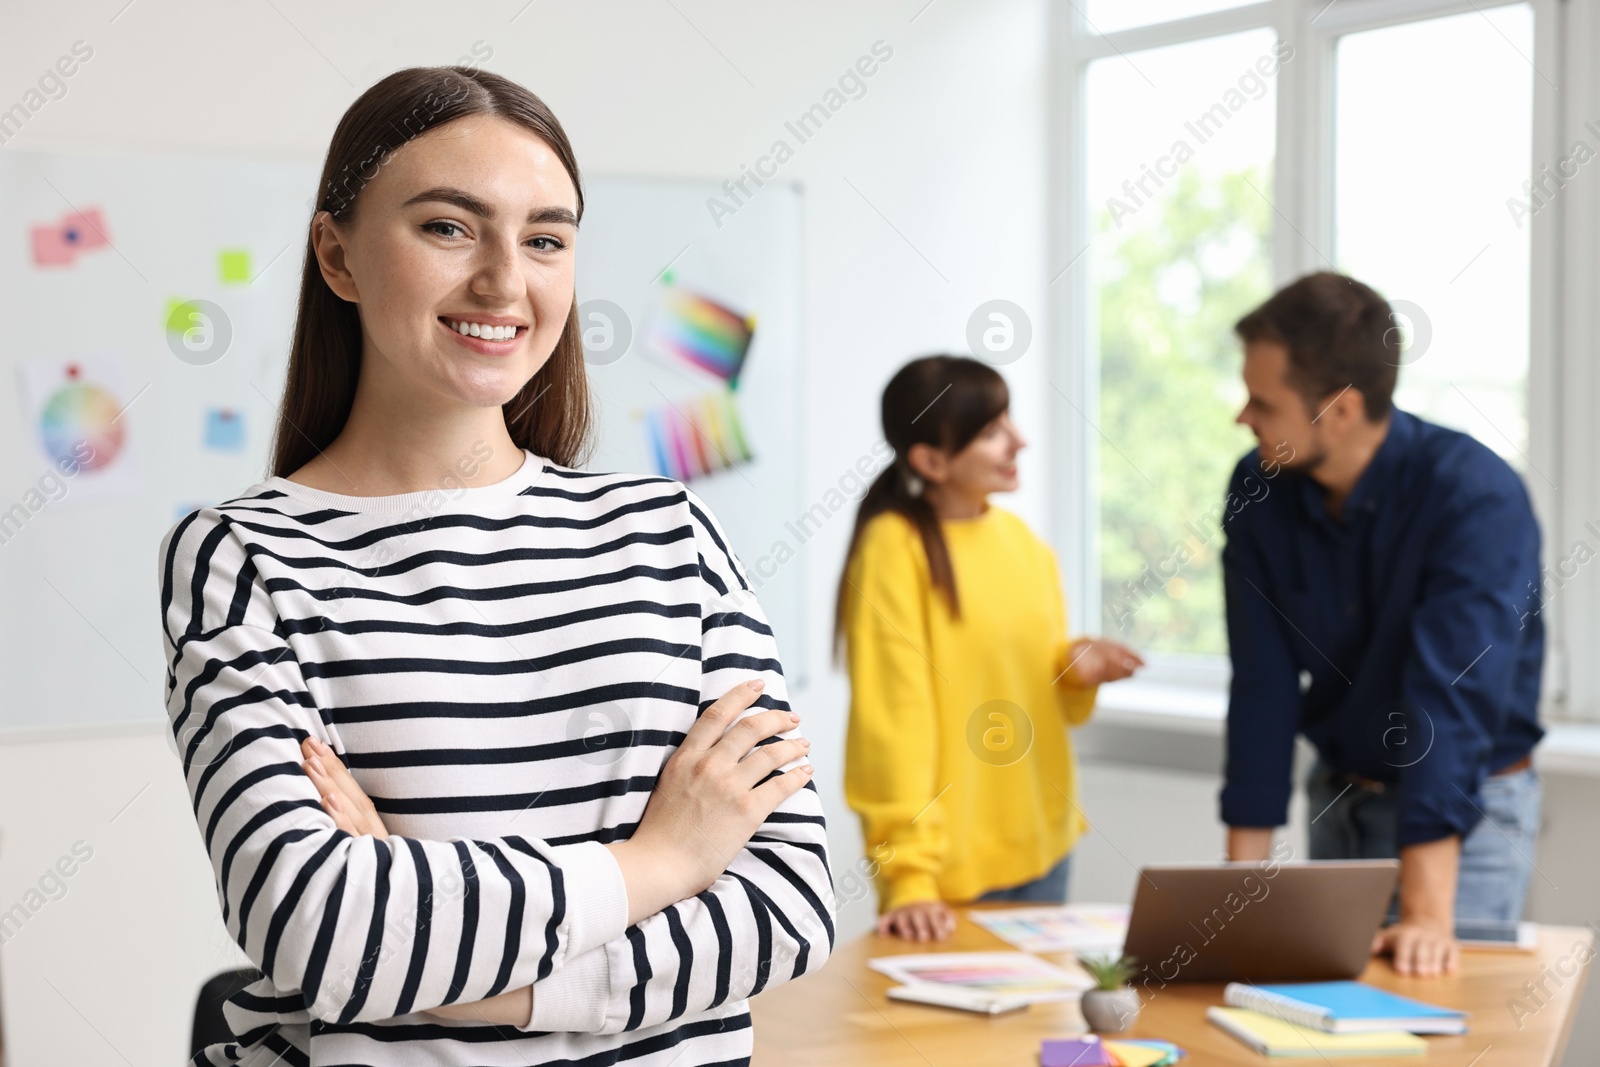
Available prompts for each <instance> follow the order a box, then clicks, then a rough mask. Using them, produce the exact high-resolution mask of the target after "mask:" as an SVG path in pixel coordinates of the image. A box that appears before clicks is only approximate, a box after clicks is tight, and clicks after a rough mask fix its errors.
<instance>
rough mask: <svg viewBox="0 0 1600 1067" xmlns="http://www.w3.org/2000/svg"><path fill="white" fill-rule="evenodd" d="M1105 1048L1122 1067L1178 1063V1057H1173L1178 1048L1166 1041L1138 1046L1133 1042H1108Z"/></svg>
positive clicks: (1158, 1066)
mask: <svg viewBox="0 0 1600 1067" xmlns="http://www.w3.org/2000/svg"><path fill="white" fill-rule="evenodd" d="M1105 1047H1106V1051H1107V1052H1109V1053H1110V1054H1111V1056H1112V1058H1113V1059H1115V1060H1116V1062H1117V1063H1118V1064H1119V1065H1120V1067H1160V1065H1161V1064H1164V1063H1175V1062H1177V1057H1176V1056H1175V1055H1173V1053H1174V1052H1176V1051H1177V1046H1175V1045H1168V1044H1167V1043H1166V1042H1164V1041H1152V1042H1149V1043H1144V1042H1140V1043H1137V1044H1136V1043H1134V1042H1132V1041H1107V1042H1105Z"/></svg>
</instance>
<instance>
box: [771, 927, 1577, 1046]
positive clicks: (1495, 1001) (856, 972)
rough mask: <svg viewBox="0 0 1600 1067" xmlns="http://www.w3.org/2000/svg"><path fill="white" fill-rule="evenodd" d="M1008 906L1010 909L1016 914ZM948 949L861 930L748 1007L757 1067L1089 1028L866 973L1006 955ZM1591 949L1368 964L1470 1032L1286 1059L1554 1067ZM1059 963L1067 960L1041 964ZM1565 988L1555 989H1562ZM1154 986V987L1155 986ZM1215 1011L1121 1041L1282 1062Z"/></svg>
mask: <svg viewBox="0 0 1600 1067" xmlns="http://www.w3.org/2000/svg"><path fill="white" fill-rule="evenodd" d="M1013 906H1014V905H1013ZM964 911H965V909H960V910H958V914H959V915H960V916H961V918H960V922H959V925H958V927H957V930H956V933H955V936H954V937H952V938H951V939H950V940H949V941H943V942H937V943H930V944H920V945H919V944H916V943H914V942H909V941H899V940H894V939H889V938H880V937H878V936H876V935H875V934H870V933H869V934H866V935H863V936H861V937H858V938H856V939H855V940H854V941H850V942H847V943H845V944H842V945H840V946H838V948H837V949H836V950H835V952H834V953H833V955H832V957H831V958H829V960H828V962H827V964H826V965H824V967H823V968H822V969H821V970H820V971H818V972H817V973H815V974H812V975H808V976H806V977H805V978H802V979H800V980H799V981H798V982H786V983H784V984H783V985H780V986H777V987H776V988H773V989H769V990H767V991H765V992H763V993H761V994H760V995H758V996H756V997H755V998H754V999H752V1000H751V1002H750V1004H751V1010H752V1014H753V1016H754V1019H755V1055H754V1058H753V1061H752V1063H753V1067H789V1065H791V1064H793V1065H797V1067H798V1065H801V1064H804V1065H806V1067H816V1065H819V1064H824V1065H827V1067H857V1065H860V1067H1002V1065H1008V1064H1017V1065H1034V1067H1036V1065H1037V1064H1038V1062H1039V1042H1040V1041H1041V1040H1042V1039H1044V1038H1047V1037H1068V1036H1072V1035H1075V1034H1081V1033H1083V1031H1084V1024H1083V1016H1082V1015H1080V1014H1079V1012H1078V1006H1077V1005H1076V1004H1075V1003H1073V1004H1035V1005H1033V1006H1032V1007H1030V1008H1027V1009H1025V1010H1023V1011H1020V1012H1013V1013H1011V1014H1008V1015H998V1016H992V1017H991V1016H983V1015H974V1014H970V1013H967V1012H961V1011H953V1010H949V1009H945V1008H934V1007H927V1006H923V1005H920V1004H907V1003H904V1002H901V1001H892V1000H890V999H889V998H888V997H887V996H885V995H884V991H885V990H886V989H888V988H889V986H890V985H892V984H894V983H893V982H891V981H890V979H888V978H886V977H884V976H883V975H880V974H878V973H877V972H876V971H874V970H872V969H870V968H869V967H868V966H867V960H868V959H870V958H872V957H874V956H889V955H895V954H897V953H901V952H924V953H925V952H997V951H1011V950H1012V947H1011V946H1010V945H1008V944H1006V943H1005V942H1003V941H1001V940H1000V939H999V938H997V937H995V936H994V935H992V934H990V933H989V932H988V931H987V930H985V929H983V928H982V927H981V926H978V925H977V924H976V923H973V922H970V921H969V920H968V919H967V918H966V916H965V913H964ZM1593 949H1594V938H1593V934H1592V933H1591V932H1590V931H1589V930H1588V929H1586V928H1584V927H1578V926H1546V927H1543V928H1542V930H1541V934H1540V941H1539V949H1538V951H1537V952H1532V953H1529V952H1493V951H1489V952H1476V951H1474V952H1465V953H1463V954H1462V965H1461V969H1460V970H1459V971H1458V972H1457V973H1456V974H1454V975H1451V976H1449V977H1447V978H1432V979H1422V978H1402V977H1400V976H1399V975H1397V974H1395V972H1394V970H1393V969H1392V968H1391V967H1390V966H1389V963H1388V961H1387V960H1379V959H1375V960H1373V961H1372V964H1371V965H1370V966H1369V967H1368V968H1367V970H1366V972H1365V973H1364V974H1362V975H1361V978H1362V980H1363V981H1366V982H1370V983H1372V984H1373V985H1377V986H1382V987H1384V988H1385V989H1391V990H1393V991H1395V992H1397V993H1403V994H1405V995H1407V996H1412V997H1416V998H1418V999H1421V1000H1428V1001H1433V1002H1434V1003H1438V1004H1446V1005H1449V1006H1451V1007H1458V1008H1462V1009H1464V1010H1466V1011H1469V1012H1471V1013H1472V1016H1471V1018H1470V1019H1469V1020H1468V1027H1469V1029H1468V1032H1467V1033H1466V1034H1463V1035H1460V1036H1456V1037H1429V1038H1427V1042H1428V1052H1427V1055H1425V1056H1403V1057H1387V1058H1382V1059H1376V1058H1374V1059H1355V1058H1346V1057H1339V1058H1338V1059H1337V1060H1336V1061H1328V1060H1325V1059H1321V1058H1319V1057H1316V1056H1313V1057H1311V1058H1310V1059H1307V1060H1298V1061H1293V1062H1302V1063H1312V1062H1315V1063H1317V1064H1318V1065H1319V1067H1321V1065H1323V1064H1326V1063H1329V1062H1338V1063H1341V1064H1344V1063H1352V1064H1355V1063H1360V1064H1411V1065H1413V1067H1416V1065H1419V1064H1421V1065H1432V1067H1442V1065H1446V1064H1448V1065H1450V1067H1469V1065H1470V1067H1541V1065H1548V1064H1557V1063H1559V1062H1560V1060H1561V1052H1562V1050H1563V1048H1564V1047H1565V1045H1566V1041H1567V1034H1568V1032H1569V1031H1570V1030H1571V1028H1572V1020H1573V1017H1574V1015H1575V1009H1576V1006H1577V1004H1578V1002H1579V1000H1580V999H1581V997H1582V993H1583V983H1584V979H1585V978H1586V977H1587V975H1588V968H1587V967H1583V966H1576V965H1577V964H1578V962H1579V961H1580V960H1583V959H1586V958H1588V955H1589V953H1591V952H1592V951H1593ZM1045 958H1046V959H1050V960H1052V961H1054V962H1058V963H1065V962H1068V961H1070V960H1071V957H1070V956H1060V955H1049V956H1046V957H1045ZM1563 960H1565V961H1566V962H1565V964H1564V969H1565V970H1567V971H1572V970H1573V969H1574V967H1576V973H1574V974H1572V976H1571V977H1568V978H1566V979H1564V980H1562V979H1559V978H1551V979H1550V980H1548V981H1547V983H1546V988H1548V989H1550V990H1551V992H1552V996H1550V997H1549V998H1547V999H1546V1000H1545V1004H1544V1006H1543V1007H1542V1008H1538V1009H1537V1010H1534V1011H1533V1012H1532V1014H1529V1015H1524V1016H1523V1017H1522V1018H1521V1019H1520V1022H1521V1024H1522V1025H1521V1028H1520V1029H1519V1028H1518V1025H1517V1024H1518V1021H1519V1020H1518V1019H1517V1018H1515V1017H1514V1016H1513V1014H1512V1010H1511V1007H1510V1006H1509V1004H1508V1001H1509V1000H1510V998H1512V997H1513V996H1517V997H1520V998H1522V999H1523V1003H1525V1004H1526V1006H1527V1007H1529V1008H1530V1009H1531V1008H1533V1007H1534V1005H1533V1002H1532V1001H1529V1000H1527V999H1526V997H1525V994H1524V993H1523V990H1522V984H1523V982H1525V981H1528V980H1530V979H1531V980H1533V981H1534V982H1535V983H1537V982H1538V980H1539V978H1540V975H1541V973H1542V972H1544V969H1545V968H1546V967H1547V966H1548V967H1550V968H1551V972H1550V973H1551V974H1555V973H1556V968H1557V965H1558V964H1560V963H1562V961H1563ZM1558 982H1560V985H1559V987H1558V985H1557V983H1558ZM1152 989H1154V986H1152ZM1221 1003H1222V986H1221V985H1220V984H1215V983H1205V982H1196V983H1188V982H1184V983H1173V984H1171V985H1168V986H1167V987H1166V988H1165V989H1162V990H1159V991H1157V992H1155V993H1154V995H1153V996H1152V997H1151V998H1150V999H1149V1000H1148V1001H1147V1002H1146V1004H1145V1007H1144V1010H1143V1012H1142V1013H1141V1014H1140V1016H1139V1022H1138V1025H1137V1026H1136V1027H1135V1028H1134V1029H1133V1030H1131V1031H1129V1032H1128V1033H1127V1034H1124V1035H1121V1036H1124V1037H1152V1038H1161V1039H1164V1040H1167V1041H1171V1042H1174V1043H1175V1044H1177V1045H1178V1046H1179V1047H1181V1048H1183V1049H1185V1050H1186V1051H1187V1052H1188V1053H1189V1057H1188V1059H1187V1060H1185V1061H1184V1064H1185V1065H1186V1067H1188V1065H1193V1067H1209V1065H1211V1064H1249V1065H1252V1067H1263V1065H1265V1064H1267V1063H1277V1062H1284V1061H1281V1060H1276V1059H1268V1058H1267V1057H1265V1056H1261V1055H1258V1054H1257V1053H1255V1052H1254V1051H1252V1050H1251V1049H1250V1048H1248V1047H1247V1046H1245V1045H1244V1044H1242V1043H1240V1042H1239V1041H1238V1040H1236V1039H1235V1038H1233V1037H1230V1036H1229V1035H1228V1034H1226V1033H1224V1032H1223V1031H1222V1030H1220V1029H1219V1028H1217V1027H1216V1026H1215V1025H1214V1024H1212V1023H1209V1022H1207V1021H1206V1017H1205V1015H1206V1008H1207V1007H1209V1006H1210V1005H1213V1004H1221Z"/></svg>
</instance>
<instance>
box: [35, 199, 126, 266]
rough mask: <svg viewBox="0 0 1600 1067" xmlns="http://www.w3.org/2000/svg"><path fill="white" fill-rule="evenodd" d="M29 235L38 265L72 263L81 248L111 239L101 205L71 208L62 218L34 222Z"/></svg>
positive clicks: (92, 246)
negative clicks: (40, 222)
mask: <svg viewBox="0 0 1600 1067" xmlns="http://www.w3.org/2000/svg"><path fill="white" fill-rule="evenodd" d="M30 237H31V240H32V244H33V265H34V266H35V267H69V266H71V265H72V264H73V263H74V262H76V261H77V258H78V253H79V252H86V251H88V250H90V249H93V248H104V247H105V246H106V245H108V244H110V243H111V239H110V238H109V237H107V236H106V223H105V219H104V218H103V217H102V216H101V213H100V209H99V208H89V209H88V210H87V211H69V212H67V213H66V214H64V215H62V216H61V220H60V221H59V222H54V223H46V224H44V225H42V226H34V227H33V228H32V232H31V234H30Z"/></svg>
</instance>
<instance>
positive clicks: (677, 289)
mask: <svg viewBox="0 0 1600 1067" xmlns="http://www.w3.org/2000/svg"><path fill="white" fill-rule="evenodd" d="M755 331H756V319H755V316H754V315H746V314H743V313H741V312H738V311H735V310H734V309H733V308H730V307H728V306H727V305H725V304H720V303H718V302H717V301H715V300H712V299H711V298H710V297H708V296H703V295H701V294H700V293H696V292H693V291H692V290H689V289H685V288H683V287H681V286H678V285H676V284H669V285H668V286H666V288H665V289H663V290H662V293H661V307H660V310H659V311H658V312H657V313H656V316H655V320H654V321H653V322H652V324H651V328H650V343H649V348H650V349H651V350H652V351H654V352H656V353H657V354H659V355H661V356H665V357H667V358H668V359H671V360H675V361H677V362H679V363H681V364H687V365H688V366H691V367H696V368H698V369H699V370H702V371H705V372H706V373H708V374H714V375H716V376H717V377H718V378H721V379H722V380H724V381H725V382H727V383H728V388H730V389H734V388H737V387H738V384H739V372H740V371H741V370H743V369H744V358H745V356H746V355H747V354H748V353H749V351H750V342H751V340H752V339H753V338H754V336H755Z"/></svg>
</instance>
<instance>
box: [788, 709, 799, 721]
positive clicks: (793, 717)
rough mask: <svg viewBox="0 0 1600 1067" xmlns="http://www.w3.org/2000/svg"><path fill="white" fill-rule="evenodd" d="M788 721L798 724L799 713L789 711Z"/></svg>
mask: <svg viewBox="0 0 1600 1067" xmlns="http://www.w3.org/2000/svg"><path fill="white" fill-rule="evenodd" d="M789 721H790V722H799V721H800V713H799V712H798V711H791V712H790V713H789Z"/></svg>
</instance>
